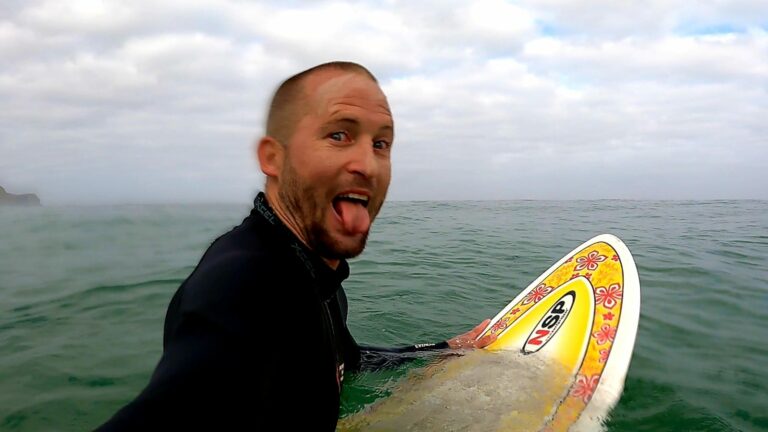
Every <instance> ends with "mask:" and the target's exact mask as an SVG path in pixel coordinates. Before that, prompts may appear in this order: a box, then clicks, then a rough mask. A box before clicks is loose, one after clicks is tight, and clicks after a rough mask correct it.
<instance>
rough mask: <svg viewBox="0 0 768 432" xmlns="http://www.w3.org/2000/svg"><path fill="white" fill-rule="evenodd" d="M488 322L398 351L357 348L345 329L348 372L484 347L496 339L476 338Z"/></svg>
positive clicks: (359, 346)
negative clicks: (444, 339)
mask: <svg viewBox="0 0 768 432" xmlns="http://www.w3.org/2000/svg"><path fill="white" fill-rule="evenodd" d="M489 322H490V320H488V319H486V320H485V321H483V322H481V323H480V324H479V325H477V326H476V327H475V328H474V329H472V330H470V331H468V332H467V333H464V334H461V335H458V336H456V337H453V338H451V339H449V340H447V341H443V342H439V343H436V344H417V345H410V346H405V347H399V348H384V347H374V346H365V345H358V344H357V342H355V339H354V338H353V337H352V334H351V333H350V332H349V330H348V329H347V341H348V342H347V344H346V345H347V347H348V350H349V353H348V356H349V358H350V359H352V361H351V364H350V366H349V370H360V371H371V370H378V369H383V368H392V367H397V366H400V365H402V364H404V363H406V362H409V361H412V360H415V359H418V358H425V357H432V356H435V355H455V354H456V353H452V352H451V351H450V350H457V349H474V348H484V347H485V346H487V345H490V344H491V343H493V341H495V340H496V336H494V335H488V336H485V337H483V338H481V339H477V338H478V336H480V334H481V333H482V331H483V330H484V329H485V327H486V326H487V325H488V323H489Z"/></svg>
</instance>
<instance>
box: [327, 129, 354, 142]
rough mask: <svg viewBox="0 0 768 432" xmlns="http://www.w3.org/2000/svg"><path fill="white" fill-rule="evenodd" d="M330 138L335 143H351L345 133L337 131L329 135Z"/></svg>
mask: <svg viewBox="0 0 768 432" xmlns="http://www.w3.org/2000/svg"><path fill="white" fill-rule="evenodd" d="M328 138H330V139H332V140H334V141H349V135H348V134H347V133H346V132H344V131H336V132H331V133H329V134H328Z"/></svg>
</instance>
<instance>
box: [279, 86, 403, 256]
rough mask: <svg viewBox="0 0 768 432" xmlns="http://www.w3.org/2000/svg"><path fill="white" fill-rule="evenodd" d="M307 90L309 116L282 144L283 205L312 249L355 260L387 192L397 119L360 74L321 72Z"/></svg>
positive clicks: (280, 190)
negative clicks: (283, 152)
mask: <svg viewBox="0 0 768 432" xmlns="http://www.w3.org/2000/svg"><path fill="white" fill-rule="evenodd" d="M304 85H305V87H304V88H305V93H306V100H305V103H306V104H307V106H306V111H308V112H307V114H306V115H304V116H303V117H302V118H301V120H300V121H299V123H298V125H297V126H296V129H295V131H294V134H293V135H292V137H291V139H290V141H289V142H288V143H286V145H285V149H286V156H285V160H284V164H283V169H282V172H281V174H280V177H279V191H278V193H279V196H280V201H281V202H282V203H283V205H284V206H285V207H286V210H288V211H289V213H291V215H292V217H293V218H294V222H295V223H296V225H298V227H297V228H298V229H299V230H300V231H301V234H302V236H303V237H304V239H305V240H306V241H307V243H308V245H309V247H310V248H312V249H313V250H315V251H317V252H318V253H319V254H320V255H321V256H323V257H325V258H329V259H339V258H351V257H354V256H357V255H359V254H360V253H361V252H362V251H363V249H364V248H365V242H366V239H367V238H368V232H369V230H370V227H371V223H372V222H373V220H374V218H375V217H376V215H377V214H378V213H379V210H380V209H381V206H382V205H383V204H384V198H385V196H386V194H387V189H388V187H389V181H390V177H391V165H390V147H391V145H392V142H393V139H394V125H393V121H392V115H391V113H390V111H389V105H388V103H387V100H386V97H385V96H384V93H383V92H382V91H381V89H380V88H379V86H378V85H377V84H376V83H375V82H373V81H372V80H371V79H370V78H368V77H366V76H364V75H361V74H359V73H350V72H341V71H324V72H318V73H316V74H314V75H311V76H309V77H307V78H306V81H305V83H304Z"/></svg>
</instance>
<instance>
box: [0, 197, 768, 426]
mask: <svg viewBox="0 0 768 432" xmlns="http://www.w3.org/2000/svg"><path fill="white" fill-rule="evenodd" d="M248 210H249V206H247V205H206V206H204V205H173V206H171V205H169V206H161V205H154V206H116V207H41V208H7V207H3V208H0V430H2V431H49V430H50V431H79V430H88V429H91V428H94V427H96V426H98V425H99V424H101V423H102V422H104V421H105V420H107V419H108V418H109V417H110V416H111V415H112V414H113V413H114V412H115V411H116V410H117V409H119V408H120V407H121V406H123V405H124V404H125V403H127V402H128V401H130V400H131V399H132V398H133V397H134V396H136V394H137V393H138V392H139V391H140V390H141V389H142V388H143V387H144V385H145V384H146V383H147V380H148V378H149V376H150V374H151V372H152V370H153V368H154V366H155V364H156V362H157V360H158V359H159V356H160V353H161V347H162V327H163V319H164V316H165V310H166V308H167V305H168V302H169V301H170V299H171V296H172V295H173V293H174V292H175V290H176V289H177V287H178V286H179V284H180V283H181V282H182V281H183V280H184V279H185V278H186V276H187V275H188V274H189V273H190V272H191V271H192V269H193V268H194V266H195V264H196V263H197V261H198V259H199V258H200V256H201V254H202V252H203V251H204V250H205V248H206V247H207V246H208V245H209V244H210V243H211V241H213V240H214V239H215V238H216V237H217V236H218V235H220V234H221V233H224V232H226V231H227V230H228V229H229V228H231V227H232V226H233V225H236V224H237V223H239V222H240V220H242V218H243V217H244V216H245V215H246V214H247V212H248ZM604 232H608V233H612V234H615V235H617V236H619V237H620V238H621V239H622V240H624V242H625V243H626V244H627V245H628V246H629V248H630V250H631V251H632V253H633V255H634V257H635V261H636V262H637V266H638V271H639V274H640V279H641V286H642V311H641V318H640V327H639V331H638V337H637V342H636V345H635V351H634V357H633V359H632V364H631V367H630V370H629V374H628V376H627V381H626V385H625V389H624V394H623V395H622V398H621V400H620V402H619V404H618V405H617V406H616V408H615V409H614V410H613V411H612V413H611V418H610V420H609V422H608V423H607V425H606V427H607V430H609V431H663V430H690V431H733V430H743V431H753V430H768V368H767V366H766V365H768V330H766V328H768V202H766V201H620V200H604V201H603V200H601V201H503V202H502V201H498V202H389V203H387V205H385V207H384V209H383V211H382V214H381V215H380V217H379V219H378V220H377V221H376V224H375V225H374V229H373V232H372V234H371V237H370V239H369V243H368V247H367V249H366V251H365V253H364V254H363V255H362V256H361V257H359V258H357V259H355V260H353V261H352V262H351V269H352V274H351V276H350V279H349V280H348V281H347V283H345V289H346V291H347V295H348V297H349V300H350V317H349V325H350V328H351V330H352V332H353V334H354V335H355V337H356V339H357V340H358V341H359V342H363V343H368V344H374V345H388V346H397V345H406V344H412V343H421V342H437V341H440V340H443V339H445V338H447V337H450V336H453V335H455V334H458V333H463V332H465V331H467V330H468V329H470V328H471V327H473V326H474V325H476V324H477V323H479V322H480V321H481V320H482V319H484V318H487V317H492V316H493V315H494V314H495V313H496V312H497V311H498V310H499V309H500V308H502V307H503V306H504V305H506V304H507V303H508V302H509V301H510V300H511V299H512V298H513V297H514V296H515V295H516V294H517V293H518V292H519V291H520V290H522V289H523V288H525V287H526V286H527V285H528V284H529V283H530V282H531V281H532V280H533V279H535V278H536V277H537V276H538V275H539V274H541V273H542V272H543V271H545V270H546V269H547V268H549V266H550V265H552V264H553V263H554V262H555V261H556V260H558V259H559V258H560V257H562V256H563V255H564V254H566V253H568V252H569V251H570V250H571V249H573V248H574V247H576V246H578V245H579V244H581V243H582V242H583V241H585V240H587V239H589V238H591V237H592V236H594V235H596V234H600V233H604ZM416 366H418V365H416ZM407 372H408V371H406V370H395V371H386V372H376V373H368V374H362V375H357V376H350V377H348V379H347V380H346V382H345V391H344V394H343V401H342V414H343V415H345V416H346V415H349V414H351V413H354V412H356V411H358V410H360V409H361V408H362V407H363V406H364V405H365V404H368V403H370V402H372V401H374V400H376V399H377V398H379V397H381V396H382V395H387V394H389V393H390V392H391V389H392V383H393V382H396V381H397V379H398V378H400V377H402V376H403V375H404V374H406V373H407Z"/></svg>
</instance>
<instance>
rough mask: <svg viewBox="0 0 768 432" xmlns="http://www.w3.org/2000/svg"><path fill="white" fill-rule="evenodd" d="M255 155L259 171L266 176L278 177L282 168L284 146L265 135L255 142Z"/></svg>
mask: <svg viewBox="0 0 768 432" xmlns="http://www.w3.org/2000/svg"><path fill="white" fill-rule="evenodd" d="M256 156H257V157H258V159H259V165H260V166H261V172H263V173H264V175H266V176H267V177H278V176H279V174H280V173H281V172H282V170H283V161H284V159H285V148H283V145H282V144H280V143H279V142H278V141H277V140H276V139H274V138H272V137H270V136H265V137H263V138H261V139H260V140H259V142H258V144H256Z"/></svg>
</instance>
